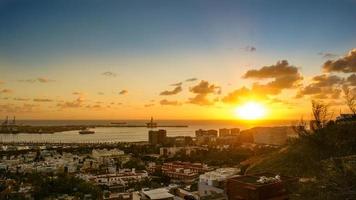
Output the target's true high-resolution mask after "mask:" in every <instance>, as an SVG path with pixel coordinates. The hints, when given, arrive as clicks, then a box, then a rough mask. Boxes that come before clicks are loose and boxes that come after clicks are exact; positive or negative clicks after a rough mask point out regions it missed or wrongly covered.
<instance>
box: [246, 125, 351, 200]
mask: <svg viewBox="0 0 356 200" xmlns="http://www.w3.org/2000/svg"><path fill="white" fill-rule="evenodd" d="M265 171H269V172H274V173H278V174H283V175H287V176H295V177H299V178H300V179H299V180H300V181H299V183H297V184H294V185H293V187H292V188H291V198H292V199H356V124H355V123H348V124H331V125H329V126H327V127H325V128H322V129H319V130H316V131H315V132H313V133H311V132H302V133H300V137H299V138H298V139H295V140H293V141H290V142H289V144H288V145H287V146H286V147H284V148H282V149H280V150H278V151H276V152H272V153H270V154H268V155H264V156H260V157H256V158H254V159H252V162H250V166H249V167H248V169H247V173H256V172H265Z"/></svg>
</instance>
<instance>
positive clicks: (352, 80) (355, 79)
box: [346, 74, 356, 86]
mask: <svg viewBox="0 0 356 200" xmlns="http://www.w3.org/2000/svg"><path fill="white" fill-rule="evenodd" d="M346 81H347V83H348V84H349V85H351V86H356V74H351V75H350V76H349V77H347V79H346Z"/></svg>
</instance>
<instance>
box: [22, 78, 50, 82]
mask: <svg viewBox="0 0 356 200" xmlns="http://www.w3.org/2000/svg"><path fill="white" fill-rule="evenodd" d="M18 81H19V82H26V83H36V82H39V83H49V82H54V81H55V80H51V79H48V78H45V77H39V78H36V79H22V80H18Z"/></svg>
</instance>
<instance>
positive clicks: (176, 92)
mask: <svg viewBox="0 0 356 200" xmlns="http://www.w3.org/2000/svg"><path fill="white" fill-rule="evenodd" d="M182 91H183V89H182V86H177V87H175V88H174V89H173V90H170V91H169V90H166V91H163V92H161V93H160V95H162V96H166V95H175V94H178V93H180V92H182Z"/></svg>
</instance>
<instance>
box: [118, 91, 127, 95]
mask: <svg viewBox="0 0 356 200" xmlns="http://www.w3.org/2000/svg"><path fill="white" fill-rule="evenodd" d="M127 93H129V91H127V90H121V91H120V92H119V94H120V95H125V94H127Z"/></svg>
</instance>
